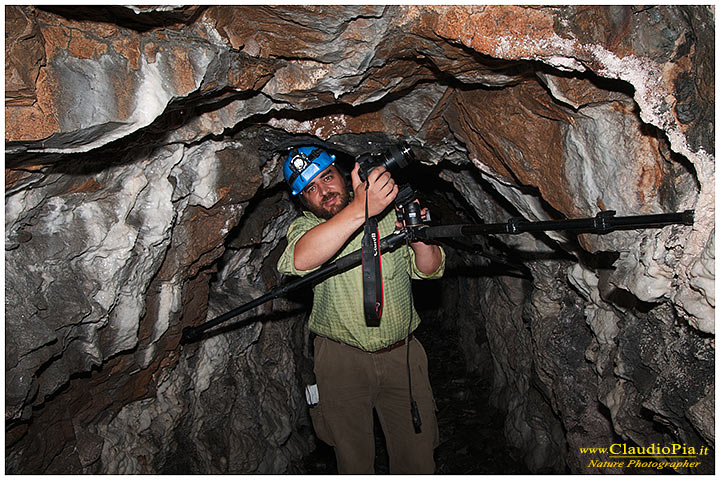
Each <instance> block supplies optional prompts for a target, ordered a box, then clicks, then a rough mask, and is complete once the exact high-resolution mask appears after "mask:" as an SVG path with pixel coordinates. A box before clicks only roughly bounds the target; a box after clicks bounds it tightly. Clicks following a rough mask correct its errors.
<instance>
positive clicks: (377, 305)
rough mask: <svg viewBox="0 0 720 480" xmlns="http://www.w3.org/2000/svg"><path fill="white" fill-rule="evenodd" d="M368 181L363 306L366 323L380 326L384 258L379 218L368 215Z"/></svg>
mask: <svg viewBox="0 0 720 480" xmlns="http://www.w3.org/2000/svg"><path fill="white" fill-rule="evenodd" d="M367 189H368V183H367V181H366V182H365V191H366V193H365V227H364V233H363V238H362V242H361V244H360V246H361V259H362V281H363V308H364V310H365V324H366V325H367V326H368V327H379V326H380V317H381V316H382V309H383V284H382V260H381V252H380V230H379V229H378V223H377V219H376V218H375V217H368V197H367Z"/></svg>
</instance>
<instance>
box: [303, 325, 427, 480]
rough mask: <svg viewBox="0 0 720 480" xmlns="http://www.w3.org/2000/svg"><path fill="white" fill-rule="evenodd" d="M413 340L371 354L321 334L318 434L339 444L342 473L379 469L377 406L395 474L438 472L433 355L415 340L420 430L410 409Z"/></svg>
mask: <svg viewBox="0 0 720 480" xmlns="http://www.w3.org/2000/svg"><path fill="white" fill-rule="evenodd" d="M406 355H407V345H404V346H402V347H399V348H396V349H394V350H391V351H389V352H384V353H367V352H363V351H362V350H359V349H357V348H354V347H350V346H348V345H345V344H342V343H338V342H334V341H332V340H328V339H326V338H323V337H317V338H316V339H315V377H316V380H317V385H318V391H319V395H320V401H319V403H318V405H317V406H315V407H314V408H312V409H310V415H311V417H312V420H313V426H314V428H315V433H316V434H317V436H318V438H320V439H321V440H322V441H324V442H326V443H327V444H329V445H332V446H333V447H335V456H336V457H337V463H338V473H341V474H344V473H366V474H367V473H375V435H374V432H373V408H375V409H376V410H377V413H378V417H379V418H380V423H381V425H382V429H383V432H384V434H385V441H386V444H387V448H388V454H389V456H390V473H401V474H418V473H434V471H435V460H434V459H433V450H434V449H435V447H436V446H437V445H438V443H439V434H438V425H437V418H436V417H435V401H434V400H433V395H432V390H431V388H430V381H429V379H428V370H427V356H426V354H425V350H424V349H423V347H422V345H421V344H420V342H419V341H418V340H417V339H413V340H411V341H410V368H411V372H412V386H413V397H414V398H415V401H416V402H417V405H418V409H419V411H420V418H421V420H422V432H421V433H419V434H418V433H415V429H414V428H413V424H412V417H411V414H410V395H409V389H408V387H409V386H408V372H407V362H406Z"/></svg>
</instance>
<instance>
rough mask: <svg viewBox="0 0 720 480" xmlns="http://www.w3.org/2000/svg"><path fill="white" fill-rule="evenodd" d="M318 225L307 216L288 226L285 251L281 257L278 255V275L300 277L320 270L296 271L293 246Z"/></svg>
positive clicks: (302, 216)
mask: <svg viewBox="0 0 720 480" xmlns="http://www.w3.org/2000/svg"><path fill="white" fill-rule="evenodd" d="M318 224H319V222H318V221H315V220H313V219H312V218H310V217H308V216H307V215H301V216H299V217H298V218H296V219H295V220H294V221H293V222H292V223H291V224H290V227H289V228H288V232H287V241H288V244H287V247H285V251H284V252H283V253H282V255H280V259H279V260H278V263H277V269H278V271H279V272H280V273H282V274H283V275H295V276H300V277H302V276H305V275H307V274H308V273H310V272H314V271H315V270H317V269H319V268H320V266H317V267H315V268H313V269H311V270H298V269H297V268H295V261H294V260H295V244H297V242H298V240H300V239H301V238H302V236H303V235H305V233H307V231H308V230H310V229H311V228H313V227H314V226H316V225H318Z"/></svg>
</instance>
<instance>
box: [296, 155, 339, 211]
mask: <svg viewBox="0 0 720 480" xmlns="http://www.w3.org/2000/svg"><path fill="white" fill-rule="evenodd" d="M300 195H302V196H303V199H304V200H305V206H306V207H307V208H308V210H310V211H311V212H312V213H314V214H315V215H317V216H318V217H320V218H324V219H325V220H329V219H330V218H332V217H333V216H335V214H337V213H338V212H339V211H340V210H342V209H343V208H345V206H346V205H347V204H348V203H350V194H349V192H348V188H347V184H346V183H345V179H344V178H343V177H342V175H341V174H340V172H339V171H338V170H337V168H335V166H334V165H330V166H329V167H328V168H326V169H325V170H323V171H322V172H320V173H319V174H318V175H317V176H316V177H315V178H313V179H312V181H311V182H310V183H308V184H307V186H306V187H305V189H303V191H302V193H301V194H300Z"/></svg>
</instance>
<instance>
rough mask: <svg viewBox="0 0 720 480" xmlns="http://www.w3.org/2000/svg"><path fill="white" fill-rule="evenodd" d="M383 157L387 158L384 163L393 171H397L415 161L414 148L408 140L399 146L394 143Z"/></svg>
mask: <svg viewBox="0 0 720 480" xmlns="http://www.w3.org/2000/svg"><path fill="white" fill-rule="evenodd" d="M383 157H384V159H385V161H384V162H383V165H384V166H385V168H387V169H388V170H390V172H391V173H396V172H398V171H400V170H401V169H403V168H405V167H407V166H408V165H410V163H412V162H413V161H415V155H414V154H413V151H412V148H410V145H409V144H407V143H406V142H402V143H401V144H400V145H399V146H398V145H392V146H391V147H390V148H388V150H387V152H385V154H384V155H383Z"/></svg>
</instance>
